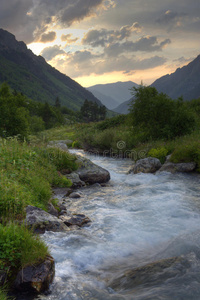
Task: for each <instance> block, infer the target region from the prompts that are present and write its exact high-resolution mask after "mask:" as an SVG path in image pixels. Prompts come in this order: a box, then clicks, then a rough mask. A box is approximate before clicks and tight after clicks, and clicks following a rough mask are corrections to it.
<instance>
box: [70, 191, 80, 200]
mask: <svg viewBox="0 0 200 300" xmlns="http://www.w3.org/2000/svg"><path fill="white" fill-rule="evenodd" d="M69 197H70V198H72V199H78V198H81V194H80V193H77V192H73V193H71V194H70V195H69Z"/></svg>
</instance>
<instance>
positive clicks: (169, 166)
mask: <svg viewBox="0 0 200 300" xmlns="http://www.w3.org/2000/svg"><path fill="white" fill-rule="evenodd" d="M195 169H196V163H195V162H190V163H172V162H170V161H166V162H165V163H164V165H163V166H162V167H161V168H160V170H159V172H163V171H165V172H171V173H176V172H183V173H188V172H193V171H194V170H195Z"/></svg>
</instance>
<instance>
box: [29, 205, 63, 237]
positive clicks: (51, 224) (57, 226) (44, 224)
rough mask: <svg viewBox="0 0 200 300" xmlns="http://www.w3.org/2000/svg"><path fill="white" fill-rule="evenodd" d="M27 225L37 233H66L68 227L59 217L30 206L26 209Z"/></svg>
mask: <svg viewBox="0 0 200 300" xmlns="http://www.w3.org/2000/svg"><path fill="white" fill-rule="evenodd" d="M25 222H26V224H27V225H28V227H30V228H32V229H33V230H34V231H35V232H37V233H44V232H45V231H54V232H57V231H65V230H67V226H66V225H65V224H64V223H63V222H62V221H61V220H60V219H58V218H57V217H55V216H52V215H50V214H49V213H47V212H46V211H44V210H42V209H40V208H38V207H34V206H31V205H28V206H27V207H26V220H25Z"/></svg>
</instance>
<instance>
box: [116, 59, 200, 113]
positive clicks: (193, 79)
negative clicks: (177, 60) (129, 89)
mask: <svg viewBox="0 0 200 300" xmlns="http://www.w3.org/2000/svg"><path fill="white" fill-rule="evenodd" d="M151 86H154V87H155V88H156V89H157V90H158V92H159V93H161V92H162V93H164V94H167V95H168V96H169V97H170V98H172V99H177V98H178V97H181V96H183V99H184V100H192V99H198V98H200V55H198V56H197V58H195V59H194V60H193V61H192V62H190V63H189V64H188V65H186V66H184V67H182V68H178V69H177V70H176V71H175V72H174V73H172V74H170V75H169V74H168V75H165V76H162V77H160V78H159V79H157V80H156V81H154V82H153V83H152V85H151ZM131 100H132V98H131V99H130V100H128V101H125V102H124V103H122V104H121V105H119V106H118V107H116V108H115V109H114V111H115V112H118V113H128V108H129V106H128V105H129V104H130V102H131Z"/></svg>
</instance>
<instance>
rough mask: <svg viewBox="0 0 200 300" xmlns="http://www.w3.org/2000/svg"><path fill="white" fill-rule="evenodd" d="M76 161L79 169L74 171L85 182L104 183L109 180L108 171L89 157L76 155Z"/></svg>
mask: <svg viewBox="0 0 200 300" xmlns="http://www.w3.org/2000/svg"><path fill="white" fill-rule="evenodd" d="M77 158H78V159H77V162H78V163H79V169H78V170H77V171H76V173H77V174H78V175H79V178H80V179H81V180H82V181H84V182H86V183H87V184H94V183H105V182H108V181H109V180H110V173H109V172H108V171H107V170H105V169H104V168H102V167H100V166H97V165H96V164H94V163H93V162H91V161H90V160H89V159H87V158H85V157H82V156H80V155H77Z"/></svg>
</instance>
